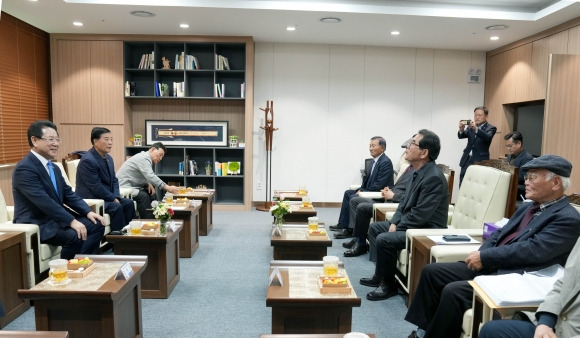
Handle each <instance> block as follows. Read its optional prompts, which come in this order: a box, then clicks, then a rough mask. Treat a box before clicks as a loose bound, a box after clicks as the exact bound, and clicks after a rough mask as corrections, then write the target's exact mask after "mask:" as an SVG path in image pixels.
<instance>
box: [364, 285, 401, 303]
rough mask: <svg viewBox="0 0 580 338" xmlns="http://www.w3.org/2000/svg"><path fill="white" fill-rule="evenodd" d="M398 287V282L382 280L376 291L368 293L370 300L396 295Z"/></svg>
mask: <svg viewBox="0 0 580 338" xmlns="http://www.w3.org/2000/svg"><path fill="white" fill-rule="evenodd" d="M398 289H399V288H398V287H397V285H396V284H393V285H390V284H388V283H387V282H385V281H382V282H381V285H379V287H377V288H376V289H375V290H374V291H371V292H369V293H367V299H368V300H373V301H374V300H384V299H388V298H391V297H393V296H396V295H397V294H398V293H399V292H398Z"/></svg>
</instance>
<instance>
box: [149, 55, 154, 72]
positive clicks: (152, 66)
mask: <svg viewBox="0 0 580 338" xmlns="http://www.w3.org/2000/svg"><path fill="white" fill-rule="evenodd" d="M150 56H151V59H150V61H151V64H150V65H149V69H155V51H152V52H151V55H150Z"/></svg>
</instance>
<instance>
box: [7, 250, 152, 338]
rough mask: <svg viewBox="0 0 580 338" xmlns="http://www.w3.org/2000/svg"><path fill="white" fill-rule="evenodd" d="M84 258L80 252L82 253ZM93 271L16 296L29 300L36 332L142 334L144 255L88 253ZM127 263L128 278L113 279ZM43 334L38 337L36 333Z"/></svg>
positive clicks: (72, 335) (132, 335)
mask: <svg viewBox="0 0 580 338" xmlns="http://www.w3.org/2000/svg"><path fill="white" fill-rule="evenodd" d="M83 256H84V255H83ZM89 257H90V258H91V259H93V260H94V261H95V263H94V264H95V269H94V270H93V271H92V272H91V273H90V274H89V275H87V276H86V277H84V278H75V279H71V282H70V283H69V284H66V285H59V286H52V285H50V284H48V279H46V280H44V281H42V282H40V283H39V284H37V285H36V286H34V287H32V288H31V289H20V290H18V295H19V296H20V297H21V298H23V299H30V300H33V301H34V314H35V318H36V330H38V331H51V330H52V331H68V332H69V334H70V336H71V337H89V338H91V337H95V338H101V337H141V336H143V326H142V322H141V292H140V291H141V274H142V273H143V271H145V268H146V266H147V258H146V257H144V256H110V255H109V256H98V255H95V256H89ZM126 261H128V262H129V263H130V264H131V267H132V268H133V276H131V278H129V279H128V280H126V281H125V280H115V275H116V273H117V271H118V270H119V268H120V266H121V265H122V264H123V263H124V262H126ZM41 337H42V336H41Z"/></svg>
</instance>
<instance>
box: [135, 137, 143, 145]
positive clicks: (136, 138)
mask: <svg viewBox="0 0 580 338" xmlns="http://www.w3.org/2000/svg"><path fill="white" fill-rule="evenodd" d="M142 141H143V135H141V134H135V135H133V145H135V146H140V145H142V144H143V143H142Z"/></svg>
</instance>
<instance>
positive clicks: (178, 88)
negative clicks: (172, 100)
mask: <svg viewBox="0 0 580 338" xmlns="http://www.w3.org/2000/svg"><path fill="white" fill-rule="evenodd" d="M184 88H185V82H173V97H184V96H185V89H184Z"/></svg>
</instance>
